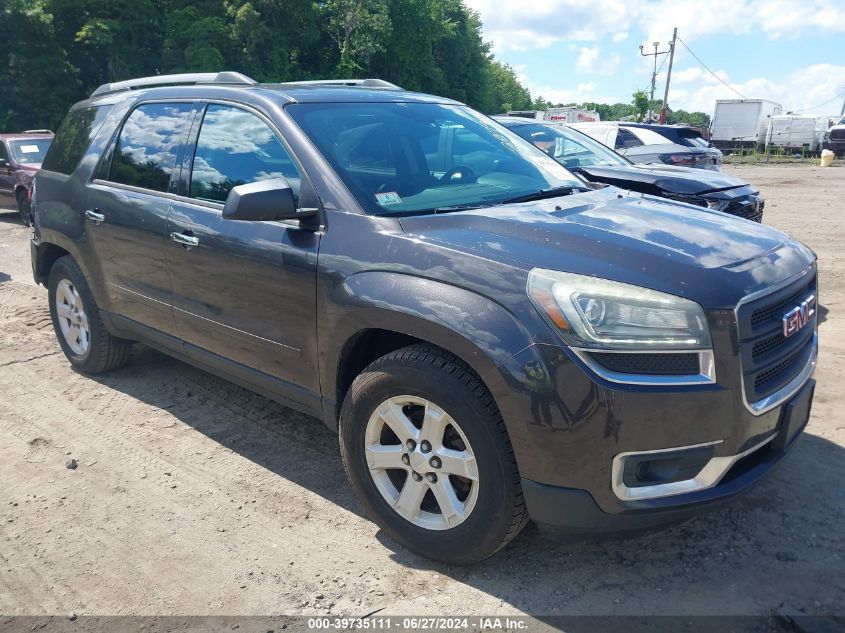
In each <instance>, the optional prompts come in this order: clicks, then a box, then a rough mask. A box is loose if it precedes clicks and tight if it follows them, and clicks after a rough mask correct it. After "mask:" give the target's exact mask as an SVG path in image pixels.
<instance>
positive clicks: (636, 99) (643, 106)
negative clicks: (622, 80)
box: [631, 90, 649, 121]
mask: <svg viewBox="0 0 845 633" xmlns="http://www.w3.org/2000/svg"><path fill="white" fill-rule="evenodd" d="M631 96H632V97H633V99H632V101H631V105H633V106H634V112H635V113H636V115H637V120H638V121H642V120H643V119H645V117H646V114H647V113H648V108H649V102H648V95H647V94H646V91H645V90H635V91H634V94H633V95H631Z"/></svg>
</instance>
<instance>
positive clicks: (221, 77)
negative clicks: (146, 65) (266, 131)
mask: <svg viewBox="0 0 845 633" xmlns="http://www.w3.org/2000/svg"><path fill="white" fill-rule="evenodd" d="M257 83H258V82H257V81H255V80H254V79H250V78H249V77H247V76H246V75H242V74H241V73H236V72H231V71H225V72H219V73H183V74H181V75H156V76H154V77H141V78H139V79H128V80H126V81H116V82H114V83H110V84H103V85H102V86H100V87H99V88H97V89H96V90H95V91H94V92H92V93H91V96H92V97H97V96H99V95H104V94H109V93H112V92H120V91H122V90H137V89H138V88H150V87H152V86H176V85H193V84H229V85H239V86H253V85H255V84H257Z"/></svg>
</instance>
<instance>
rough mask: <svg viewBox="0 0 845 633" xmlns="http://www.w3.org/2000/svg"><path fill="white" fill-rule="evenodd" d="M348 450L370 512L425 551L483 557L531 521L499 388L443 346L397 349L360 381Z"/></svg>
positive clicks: (351, 395) (396, 536) (349, 408)
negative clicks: (496, 396)
mask: <svg viewBox="0 0 845 633" xmlns="http://www.w3.org/2000/svg"><path fill="white" fill-rule="evenodd" d="M397 428H398V429H399V431H398V432H396V433H394V432H393V430H394V429H397ZM427 429H428V430H427ZM400 435H401V437H400ZM406 435H407V437H406ZM340 452H341V456H342V459H343V466H344V469H345V470H346V474H347V477H348V478H349V482H350V484H351V486H352V489H353V491H354V492H355V495H356V496H357V497H358V500H359V501H360V502H361V504H362V505H363V506H364V510H365V511H366V513H367V516H368V517H370V518H371V519H372V520H373V521H374V522H375V523H377V524H378V525H379V527H381V528H382V529H383V530H384V531H385V532H386V533H387V534H388V535H389V536H390V537H391V538H392V539H393V540H395V541H397V542H398V543H400V544H402V545H403V546H405V547H407V548H408V549H410V550H412V551H414V552H416V553H418V554H420V555H422V556H426V557H428V558H433V559H435V560H439V561H443V562H446V563H451V564H458V565H462V564H470V563H475V562H478V561H480V560H482V559H484V558H487V557H488V556H491V555H493V554H494V553H496V552H497V551H498V550H500V549H501V548H502V547H504V546H505V545H507V544H508V543H509V542H510V541H511V540H512V539H513V538H514V537H516V535H517V534H519V532H520V531H521V530H522V528H523V527H525V524H526V523H527V521H528V514H527V511H526V509H525V502H524V499H523V496H522V488H521V486H520V477H519V470H518V468H517V464H516V459H515V457H514V454H513V450H512V448H511V443H510V439H509V438H508V434H507V431H506V429H505V425H504V422H503V421H502V416H501V414H500V413H499V410H498V408H497V407H496V403H495V402H494V401H493V397H492V396H491V395H490V392H489V391H488V390H487V388H486V387H485V386H484V384H483V383H482V382H481V381H480V380H479V378H478V377H477V376H476V375H475V374H474V373H473V372H472V370H470V368H469V367H468V366H466V365H465V364H464V363H462V362H461V361H460V360H458V359H457V358H455V357H454V356H452V355H450V354H448V353H447V352H445V351H443V350H440V349H438V348H434V347H431V346H427V345H413V346H410V347H406V348H403V349H400V350H397V351H395V352H392V353H390V354H387V355H386V356H383V357H381V358H379V359H378V360H376V361H375V362H373V363H372V364H371V365H370V366H368V367H367V368H366V369H365V370H364V371H363V372H362V373H361V374H360V375H359V376H358V377H357V378H356V379H355V380H354V381H353V383H352V386H351V387H350V389H349V392H348V393H347V395H346V398H345V399H344V402H343V407H342V410H341V416H340ZM441 457H442V460H441ZM383 460H384V461H383ZM405 460H407V461H405ZM409 491H410V492H409ZM406 493H407V494H406ZM444 507H445V508H446V509H445V510H444Z"/></svg>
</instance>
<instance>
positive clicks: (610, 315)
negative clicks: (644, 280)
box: [528, 268, 710, 350]
mask: <svg viewBox="0 0 845 633" xmlns="http://www.w3.org/2000/svg"><path fill="white" fill-rule="evenodd" d="M528 296H529V297H530V298H531V301H532V302H533V303H534V305H535V306H536V307H537V309H538V310H540V313H541V314H542V315H543V316H544V317H546V319H547V320H548V321H549V322H550V323H551V324H552V325H554V326H555V327H556V329H557V330H558V331H559V332H560V335H561V336H562V337H563V339H564V341H566V343H568V344H569V345H571V346H572V347H585V348H592V349H608V350H614V349H622V350H631V349H635V350H659V349H709V348H710V330H709V328H708V327H707V320H706V318H705V316H704V310H702V308H701V306H700V305H698V304H697V303H695V302H694V301H690V300H689V299H684V298H683V297H676V296H674V295H669V294H666V293H663V292H657V291H656V290H650V289H648V288H641V287H639V286H632V285H630V284H623V283H620V282H618V281H609V280H607V279H599V278H596V277H588V276H585V275H575V274H572V273H563V272H557V271H554V270H543V269H540V268H535V269H534V270H532V271H531V273H530V274H529V275H528Z"/></svg>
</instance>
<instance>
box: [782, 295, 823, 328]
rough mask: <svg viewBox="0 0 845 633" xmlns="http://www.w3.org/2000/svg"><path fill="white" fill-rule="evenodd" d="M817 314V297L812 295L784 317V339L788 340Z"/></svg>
mask: <svg viewBox="0 0 845 633" xmlns="http://www.w3.org/2000/svg"><path fill="white" fill-rule="evenodd" d="M815 313H816V296H815V295H810V296H809V297H807V298H806V299H805V300H804V301H802V302H801V305H800V306H795V307H794V308H792V310H790V311H789V312H787V313H786V314H784V315H783V337H784V338H788V337H790V336H792V335H793V334H795V333H796V332H797V331H798V330H800V329H802V328H803V327H804V326H805V325H807V324H808V323H809V322H810V319H812V318H813V315H815Z"/></svg>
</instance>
